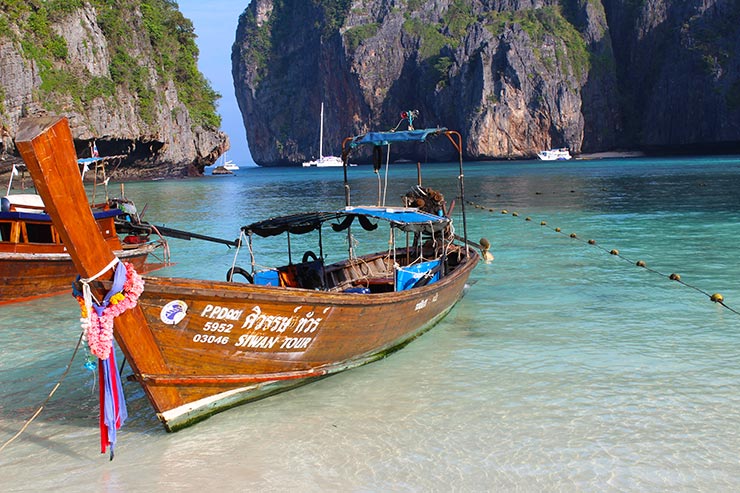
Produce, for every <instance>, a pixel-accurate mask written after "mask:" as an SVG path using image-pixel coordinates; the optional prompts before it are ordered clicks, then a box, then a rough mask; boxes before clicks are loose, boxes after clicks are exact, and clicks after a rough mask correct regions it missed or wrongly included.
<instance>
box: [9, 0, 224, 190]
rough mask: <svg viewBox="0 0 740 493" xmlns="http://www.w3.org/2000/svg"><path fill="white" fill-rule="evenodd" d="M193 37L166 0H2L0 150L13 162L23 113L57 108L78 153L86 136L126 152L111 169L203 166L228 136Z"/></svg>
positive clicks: (184, 171)
mask: <svg viewBox="0 0 740 493" xmlns="http://www.w3.org/2000/svg"><path fill="white" fill-rule="evenodd" d="M194 39H195V35H194V32H193V25H192V23H191V22H190V21H189V20H188V19H185V18H184V17H183V16H182V14H181V13H180V12H179V11H178V10H177V7H176V4H174V3H173V2H170V1H168V0H148V1H146V2H141V1H136V0H121V1H118V2H115V4H112V3H111V2H106V1H104V0H87V1H68V2H5V5H3V6H2V7H0V67H2V69H1V70H0V124H1V125H2V128H3V129H4V130H5V136H4V138H3V148H2V149H0V152H2V153H3V157H5V158H6V161H8V162H9V161H11V160H12V156H13V144H12V136H13V135H15V130H16V128H17V126H18V120H19V119H20V118H21V117H24V116H33V115H44V114H56V115H61V116H66V117H67V118H69V121H70V126H71V128H72V133H73V136H74V138H75V146H76V147H77V150H78V155H79V156H80V157H89V156H90V153H91V149H92V144H93V143H94V144H95V146H96V147H97V150H98V153H99V154H100V155H101V156H111V155H125V156H126V158H125V159H123V162H122V164H119V165H117V167H116V170H115V172H116V175H117V177H125V178H143V177H164V176H186V175H197V174H200V173H202V171H203V167H204V166H207V165H209V164H212V163H213V162H214V161H215V160H216V159H217V158H218V156H220V155H221V154H223V152H225V151H226V150H227V149H228V147H229V141H228V137H227V136H226V134H224V133H223V132H221V131H219V129H218V128H219V125H220V119H219V117H218V115H217V113H216V109H215V102H216V100H217V99H218V97H219V95H218V94H217V93H216V92H215V91H213V89H212V88H211V87H210V85H209V84H208V82H207V81H206V80H205V78H204V77H203V75H202V74H201V73H200V72H199V71H198V69H197V58H198V49H197V47H196V45H195V41H194ZM0 171H7V170H0ZM111 171H113V170H109V172H111Z"/></svg>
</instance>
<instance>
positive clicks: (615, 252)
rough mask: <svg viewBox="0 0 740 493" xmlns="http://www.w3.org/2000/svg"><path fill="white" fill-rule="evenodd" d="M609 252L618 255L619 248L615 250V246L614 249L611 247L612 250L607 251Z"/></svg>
mask: <svg viewBox="0 0 740 493" xmlns="http://www.w3.org/2000/svg"><path fill="white" fill-rule="evenodd" d="M609 253H611V254H612V255H619V250H617V249H616V248H615V249H613V250H612V251H611V252H609Z"/></svg>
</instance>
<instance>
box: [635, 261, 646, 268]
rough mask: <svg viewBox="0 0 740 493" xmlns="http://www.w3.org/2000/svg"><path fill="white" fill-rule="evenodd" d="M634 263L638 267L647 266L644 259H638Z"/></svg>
mask: <svg viewBox="0 0 740 493" xmlns="http://www.w3.org/2000/svg"><path fill="white" fill-rule="evenodd" d="M635 265H636V266H638V267H647V264H646V263H645V261H644V260H638V261H637V263H636V264H635Z"/></svg>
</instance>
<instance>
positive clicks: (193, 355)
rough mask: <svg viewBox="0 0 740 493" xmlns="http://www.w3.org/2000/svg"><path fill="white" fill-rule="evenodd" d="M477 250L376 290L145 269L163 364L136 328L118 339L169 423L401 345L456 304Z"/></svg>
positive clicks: (147, 308) (150, 317) (145, 304)
mask: <svg viewBox="0 0 740 493" xmlns="http://www.w3.org/2000/svg"><path fill="white" fill-rule="evenodd" d="M477 259H478V256H477V254H475V252H472V251H471V254H470V257H469V258H468V259H467V260H466V262H465V263H461V264H460V265H459V266H458V267H457V268H456V271H455V272H453V273H451V274H450V275H448V276H447V277H445V278H443V279H442V280H441V281H439V282H437V283H433V284H430V285H428V286H425V287H423V288H419V289H414V290H410V291H406V292H391V293H378V294H373V295H356V294H348V293H327V292H325V291H323V292H322V291H310V290H305V289H291V288H274V287H264V286H255V285H250V284H237V283H223V282H211V281H196V280H187V279H171V278H146V286H145V290H144V293H143V294H142V296H141V298H140V300H139V305H140V306H141V308H142V309H143V313H144V316H145V318H146V322H147V326H148V328H146V329H143V330H148V331H150V333H151V337H152V338H153V340H154V341H155V342H156V346H157V347H158V348H159V350H160V352H161V360H162V365H160V369H159V370H155V369H152V368H149V362H150V361H151V360H152V359H151V358H147V357H142V356H143V355H141V354H137V352H139V350H140V348H139V347H138V346H137V340H138V338H139V337H141V334H140V332H137V333H135V334H132V335H131V339H129V337H127V334H126V333H124V332H121V331H117V332H116V338H117V340H118V342H119V344H120V346H121V348H122V350H123V351H124V353H125V354H126V356H127V357H128V359H129V361H130V362H131V363H132V367H133V368H134V373H135V378H136V379H137V380H138V381H139V382H140V383H141V385H142V386H143V387H144V389H145V391H146V393H147V395H148V396H149V398H150V401H151V402H152V404H153V406H154V408H155V410H156V412H157V416H158V417H159V419H160V420H161V421H162V423H163V424H164V426H165V428H166V429H167V430H168V431H175V430H178V429H180V428H183V427H186V426H189V425H191V424H193V423H194V422H197V421H199V420H202V419H205V418H206V417H208V416H210V415H212V414H214V413H217V412H220V411H223V410H225V409H228V408H230V407H233V406H235V405H238V404H242V403H244V402H248V401H252V400H255V399H259V398H262V397H266V396H268V395H271V394H274V393H277V392H282V391H284V390H288V389H290V388H293V387H296V386H299V385H303V384H306V383H308V382H311V381H314V380H316V379H318V378H322V377H324V376H327V375H330V374H333V373H337V372H340V371H343V370H347V369H350V368H354V367H357V366H360V365H364V364H367V363H370V362H372V361H375V360H377V359H380V358H383V357H384V356H386V355H387V354H389V353H390V352H393V351H394V350H397V349H400V348H401V347H403V346H404V345H405V344H407V343H408V342H410V341H411V340H412V339H414V338H415V337H417V336H419V335H420V334H422V333H423V332H425V331H426V330H428V329H430V328H431V327H432V326H433V325H434V324H436V323H437V322H438V321H439V320H441V319H442V318H443V317H444V316H445V315H446V314H447V312H449V310H450V309H451V308H452V307H453V306H454V305H455V303H456V302H457V301H458V300H459V299H460V297H461V296H462V294H463V290H464V287H465V283H466V281H467V279H468V276H469V275H470V271H471V270H472V268H473V267H474V266H475V263H477ZM176 313H178V314H179V315H175V314H176ZM172 322H176V323H172ZM162 368H166V370H165V373H163V372H162ZM173 395H176V397H174V398H173Z"/></svg>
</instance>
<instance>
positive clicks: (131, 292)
mask: <svg viewBox="0 0 740 493" xmlns="http://www.w3.org/2000/svg"><path fill="white" fill-rule="evenodd" d="M122 266H123V269H122ZM124 272H125V275H126V280H125V281H124V282H123V287H122V288H119V289H117V287H116V279H118V278H119V276H120V274H123V273H124ZM115 277H116V279H114V283H113V284H114V285H113V288H112V289H111V291H110V292H109V293H108V294H107V295H106V297H105V299H104V300H103V302H102V303H100V304H97V303H94V302H89V303H90V304H89V305H88V302H86V301H85V296H84V294H83V293H81V292H80V291H78V290H73V295H74V297H75V298H76V299H77V302H78V303H79V304H80V312H81V315H82V316H81V318H80V322H82V328H83V329H84V331H85V338H86V340H87V344H88V346H89V347H90V352H91V353H92V354H94V355H95V356H97V357H98V358H100V359H102V360H105V359H107V358H108V356H109V355H110V353H111V348H112V347H113V320H114V319H115V318H116V317H117V316H119V315H120V314H121V313H123V312H125V311H126V310H128V309H130V308H133V307H135V306H136V303H137V302H138V300H139V296H141V293H142V292H143V291H144V280H143V279H142V278H141V276H140V275H139V273H138V272H136V270H135V269H134V266H133V265H132V264H131V263H130V262H123V263H121V264H118V266H117V269H116V276H115ZM83 284H86V283H85V282H84V281H83ZM85 289H88V288H87V287H86V286H85ZM90 308H93V309H92V310H91V309H90Z"/></svg>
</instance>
